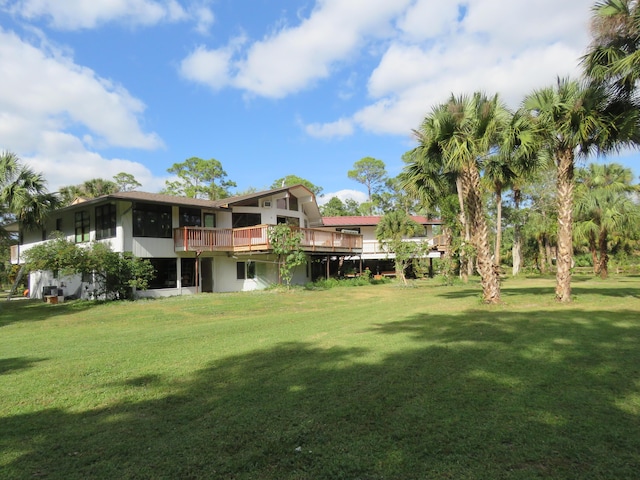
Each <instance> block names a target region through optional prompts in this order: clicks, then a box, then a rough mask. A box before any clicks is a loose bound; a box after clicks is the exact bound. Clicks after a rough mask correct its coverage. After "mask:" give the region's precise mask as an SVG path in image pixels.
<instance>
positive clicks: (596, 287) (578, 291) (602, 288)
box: [434, 282, 640, 300]
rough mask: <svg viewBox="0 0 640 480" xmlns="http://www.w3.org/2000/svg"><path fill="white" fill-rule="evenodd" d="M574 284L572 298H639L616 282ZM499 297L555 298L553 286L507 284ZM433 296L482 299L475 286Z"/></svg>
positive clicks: (638, 291)
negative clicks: (582, 296) (584, 296)
mask: <svg viewBox="0 0 640 480" xmlns="http://www.w3.org/2000/svg"><path fill="white" fill-rule="evenodd" d="M575 283H576V282H573V285H572V288H571V294H572V296H573V297H579V296H581V295H594V296H606V297H618V298H620V297H632V298H634V297H635V298H640V289H639V288H637V287H636V288H630V287H621V286H620V283H619V282H617V283H615V284H609V285H607V284H604V283H596V284H593V285H592V286H585V285H584V284H581V285H580V286H576V285H575ZM500 292H501V296H502V297H503V298H506V297H509V296H512V297H513V296H518V295H534V296H546V297H548V298H550V299H553V298H554V297H555V286H548V287H544V286H537V285H536V286H531V287H523V286H520V285H518V286H517V287H510V286H509V285H508V284H506V285H503V286H502V287H501V289H500ZM434 295H437V296H440V297H444V298H447V299H461V298H470V297H478V299H479V300H481V299H482V288H481V287H480V286H477V287H476V288H469V287H465V288H464V289H461V290H450V291H447V292H437V293H435V292H434Z"/></svg>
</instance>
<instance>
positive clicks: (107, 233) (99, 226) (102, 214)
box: [96, 204, 116, 240]
mask: <svg viewBox="0 0 640 480" xmlns="http://www.w3.org/2000/svg"><path fill="white" fill-rule="evenodd" d="M115 236H116V206H115V205H112V204H109V205H102V206H100V207H96V239H97V240H101V239H103V238H112V237H115Z"/></svg>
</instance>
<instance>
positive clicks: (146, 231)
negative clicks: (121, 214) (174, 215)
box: [133, 203, 171, 238]
mask: <svg viewBox="0 0 640 480" xmlns="http://www.w3.org/2000/svg"><path fill="white" fill-rule="evenodd" d="M133 236H134V237H154V238H171V206H169V205H151V204H146V203H137V204H136V205H135V207H134V208H133Z"/></svg>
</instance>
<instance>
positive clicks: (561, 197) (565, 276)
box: [556, 149, 574, 303]
mask: <svg viewBox="0 0 640 480" xmlns="http://www.w3.org/2000/svg"><path fill="white" fill-rule="evenodd" d="M557 162H558V178H557V187H558V254H557V260H556V266H557V269H556V300H558V301H559V302H563V303H567V302H570V301H571V260H572V259H573V239H572V222H573V169H574V163H573V151H572V150H569V149H567V150H564V151H562V152H560V153H559V154H558V160H557Z"/></svg>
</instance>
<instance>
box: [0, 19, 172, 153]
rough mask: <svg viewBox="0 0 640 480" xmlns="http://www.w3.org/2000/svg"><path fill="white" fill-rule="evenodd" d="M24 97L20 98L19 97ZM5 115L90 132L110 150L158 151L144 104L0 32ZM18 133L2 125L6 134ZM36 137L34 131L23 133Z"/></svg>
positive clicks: (65, 59) (1, 99)
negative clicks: (144, 120) (144, 121)
mask: <svg viewBox="0 0 640 480" xmlns="http://www.w3.org/2000/svg"><path fill="white" fill-rule="evenodd" d="M16 92H20V94H19V95H18V94H16ZM0 110H1V111H2V112H3V113H4V115H5V116H6V117H8V118H16V117H17V118H18V119H20V121H19V122H18V123H21V122H28V123H29V124H37V125H38V126H39V127H40V128H45V130H46V129H54V130H67V131H68V130H72V129H75V128H82V129H88V130H90V131H91V132H93V133H94V134H95V135H97V136H98V137H99V138H100V140H101V141H102V142H104V143H105V144H106V145H111V146H121V147H134V148H157V147H159V146H161V145H162V142H161V141H160V139H159V138H158V137H157V135H155V134H147V133H144V132H143V131H142V130H141V128H140V124H139V121H138V117H139V115H141V114H142V112H143V111H144V105H143V104H142V102H141V101H140V100H138V99H136V98H134V97H132V96H131V95H130V94H129V93H128V92H127V91H126V90H125V89H124V88H123V87H121V86H119V85H116V84H114V83H112V82H110V81H108V80H105V79H103V78H100V77H98V76H97V75H96V74H95V72H93V71H92V70H90V69H88V68H85V67H81V66H79V65H77V64H75V63H74V62H73V60H72V59H71V58H69V57H66V56H61V55H60V54H59V53H57V52H52V51H48V50H45V49H40V48H37V47H35V46H33V45H31V44H28V43H26V42H24V41H22V40H21V39H20V38H18V37H17V36H16V35H15V34H13V33H7V32H3V31H1V30H0ZM3 128H10V129H14V128H16V127H15V126H13V125H7V124H6V123H5V124H4V125H2V124H0V129H3ZM23 133H24V134H25V135H31V134H32V133H30V132H29V131H28V130H26V131H24V132H23Z"/></svg>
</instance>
